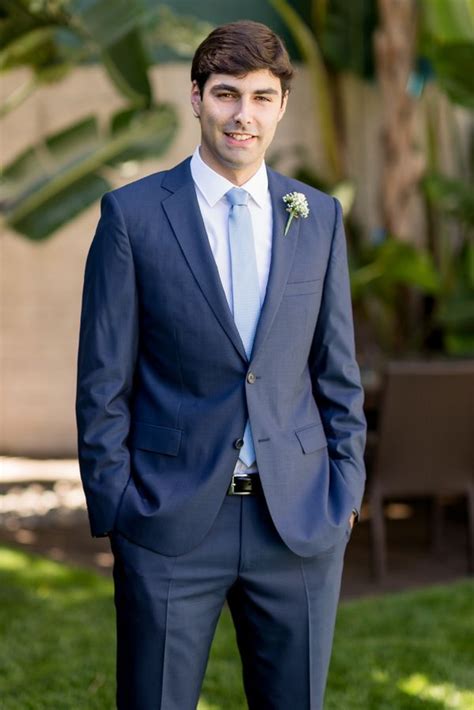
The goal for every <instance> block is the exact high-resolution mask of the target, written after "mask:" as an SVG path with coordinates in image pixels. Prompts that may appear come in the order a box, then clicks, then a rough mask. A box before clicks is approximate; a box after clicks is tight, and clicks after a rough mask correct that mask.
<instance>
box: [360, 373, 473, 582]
mask: <svg viewBox="0 0 474 710" xmlns="http://www.w3.org/2000/svg"><path fill="white" fill-rule="evenodd" d="M374 464H375V465H374V470H373V476H372V483H371V486H370V490H369V502H370V515H371V518H370V529H371V544H372V563H373V571H374V574H375V577H376V579H377V580H378V581H381V579H382V578H383V576H384V574H385V572H386V559H387V555H386V538H385V519H384V509H383V503H384V500H385V499H388V498H391V499H394V498H395V499H396V498H398V499H400V498H411V497H413V498H415V497H427V496H431V497H433V498H434V502H435V508H434V511H435V515H434V516H433V522H434V533H435V537H437V538H438V539H439V538H440V527H439V526H440V524H441V515H440V505H441V503H440V499H441V496H444V495H452V494H455V495H464V496H466V497H467V501H468V550H469V552H468V554H469V571H470V572H473V571H474V360H472V361H452V362H449V361H442V362H392V363H390V364H389V365H388V367H387V371H386V376H385V385H384V392H383V396H382V406H381V410H380V425H379V432H378V444H377V449H376V453H375V461H374ZM436 512H437V513H438V514H436Z"/></svg>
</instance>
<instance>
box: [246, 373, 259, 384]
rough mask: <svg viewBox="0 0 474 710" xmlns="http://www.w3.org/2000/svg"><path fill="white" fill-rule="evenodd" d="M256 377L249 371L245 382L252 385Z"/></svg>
mask: <svg viewBox="0 0 474 710" xmlns="http://www.w3.org/2000/svg"><path fill="white" fill-rule="evenodd" d="M256 379H257V378H256V376H255V375H254V373H253V372H249V373H248V375H247V382H248V383H249V385H253V384H254V382H255V380H256Z"/></svg>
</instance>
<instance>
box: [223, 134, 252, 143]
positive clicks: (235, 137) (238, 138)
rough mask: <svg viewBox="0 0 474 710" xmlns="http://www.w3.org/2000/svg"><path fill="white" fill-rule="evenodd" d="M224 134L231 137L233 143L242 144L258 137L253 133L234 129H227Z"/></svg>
mask: <svg viewBox="0 0 474 710" xmlns="http://www.w3.org/2000/svg"><path fill="white" fill-rule="evenodd" d="M224 135H225V136H227V138H229V139H230V141H231V142H232V143H239V144H240V145H244V144H248V143H252V141H254V140H255V139H256V136H254V135H252V134H251V133H236V132H233V131H225V132H224Z"/></svg>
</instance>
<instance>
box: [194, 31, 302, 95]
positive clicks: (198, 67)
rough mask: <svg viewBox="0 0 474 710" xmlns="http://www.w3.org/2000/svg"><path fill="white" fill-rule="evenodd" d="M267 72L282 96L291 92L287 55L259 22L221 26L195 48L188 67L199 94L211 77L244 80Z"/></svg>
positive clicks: (275, 37)
mask: <svg viewBox="0 0 474 710" xmlns="http://www.w3.org/2000/svg"><path fill="white" fill-rule="evenodd" d="M258 69H268V70H269V71H271V73H272V74H274V75H275V76H276V77H278V78H279V79H280V82H281V90H282V94H283V95H285V93H286V92H287V91H289V90H290V83H291V79H292V77H293V67H292V66H291V62H290V58H289V56H288V52H287V50H286V48H285V45H284V44H283V42H282V40H281V39H280V37H278V35H276V34H275V33H274V32H273V31H272V30H271V29H270V28H269V27H267V26H266V25H263V24H262V23H261V22H252V21H251V20H240V21H238V22H230V23H229V24H227V25H220V27H216V29H215V30H213V31H212V32H211V34H210V35H208V36H207V37H206V39H205V40H204V41H203V42H201V44H200V45H199V47H198V48H197V50H196V52H195V54H194V58H193V63H192V66H191V80H192V81H196V82H197V85H198V87H199V91H200V93H201V97H202V94H203V90H204V85H205V83H206V81H207V80H208V79H209V76H210V75H211V74H213V73H214V74H232V75H233V76H244V75H245V74H248V72H251V71H256V70H258Z"/></svg>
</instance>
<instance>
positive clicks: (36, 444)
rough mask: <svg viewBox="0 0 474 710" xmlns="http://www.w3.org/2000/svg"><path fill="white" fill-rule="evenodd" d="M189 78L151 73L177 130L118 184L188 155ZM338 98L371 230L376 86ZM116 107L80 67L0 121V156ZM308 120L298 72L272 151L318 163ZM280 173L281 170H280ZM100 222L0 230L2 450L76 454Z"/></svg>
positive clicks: (16, 79)
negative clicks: (89, 270)
mask: <svg viewBox="0 0 474 710" xmlns="http://www.w3.org/2000/svg"><path fill="white" fill-rule="evenodd" d="M188 72H189V69H188V67H187V66H186V65H183V64H177V65H168V66H164V67H160V68H157V69H155V70H154V72H153V83H154V87H155V89H156V92H157V96H158V97H159V98H160V99H161V100H165V101H170V102H172V103H174V104H175V106H176V108H177V110H178V114H179V118H180V126H181V127H180V131H179V133H178V136H177V138H176V140H175V142H174V144H173V146H172V147H171V148H170V150H169V151H168V153H167V154H166V156H165V157H164V158H163V159H162V160H159V161H153V162H146V163H143V164H142V165H141V166H140V171H139V173H136V174H135V175H127V176H123V178H122V180H121V183H122V184H123V183H126V182H129V181H130V180H132V179H135V178H137V177H140V176H142V175H145V174H148V173H151V172H154V171H156V170H159V169H162V168H166V167H169V166H172V165H174V164H175V163H177V162H179V161H180V160H182V159H183V158H184V157H186V156H187V155H189V154H190V153H191V152H192V150H193V149H194V147H195V145H196V143H197V141H198V137H199V124H198V122H197V121H196V119H195V118H194V117H193V116H192V113H191V111H190V108H189V103H188V87H189V79H188ZM24 76H25V75H24V74H23V73H21V72H18V73H17V74H15V75H10V76H9V77H7V78H6V79H5V80H4V81H3V83H2V87H1V93H2V95H3V97H4V96H6V95H8V94H9V93H10V92H11V91H12V90H13V89H14V88H15V86H17V85H18V84H19V83H20V82H21V80H22V79H23V78H24ZM344 97H345V101H346V102H348V105H349V107H351V108H350V110H349V111H348V121H349V126H348V129H349V131H348V134H349V141H348V163H349V166H350V172H351V174H352V175H353V176H354V178H355V179H356V182H357V187H358V191H357V201H356V204H355V213H356V216H357V217H358V218H359V219H360V220H362V222H363V224H365V225H366V227H367V228H368V229H369V230H370V229H373V228H374V227H376V225H377V223H378V213H377V184H378V174H379V172H380V158H379V139H378V138H377V135H378V132H379V128H380V127H379V123H378V122H379V115H380V111H379V105H378V95H377V93H376V91H375V90H374V88H371V87H370V86H367V85H362V84H361V83H360V82H358V81H357V80H355V79H350V78H348V79H347V80H346V81H345V83H344ZM119 106H120V99H119V97H118V96H117V94H116V93H115V91H114V89H113V88H112V86H111V84H110V82H109V81H108V80H107V78H106V76H105V75H104V74H103V73H102V71H101V70H100V69H97V68H93V67H91V68H82V69H80V70H78V71H76V72H75V73H74V74H73V75H72V76H70V77H68V78H67V79H66V80H65V81H64V82H63V83H61V85H60V86H58V85H55V86H52V87H49V88H48V87H45V88H43V89H41V91H39V92H37V93H36V94H35V95H34V96H33V97H31V98H30V99H28V100H27V101H26V102H25V103H24V104H23V105H22V106H21V108H19V109H18V110H16V111H15V112H14V113H12V114H11V115H10V116H8V117H7V118H6V119H5V120H3V122H1V124H0V130H1V139H2V154H3V160H4V161H5V162H8V161H9V159H11V158H13V157H14V156H15V155H16V154H18V153H19V152H20V151H21V150H22V149H23V148H26V147H27V146H28V145H30V144H31V143H33V142H35V141H37V140H39V139H40V138H41V137H42V136H45V135H47V134H49V133H52V132H54V131H56V130H59V129H61V128H63V127H65V126H67V125H68V124H69V123H70V122H72V121H74V120H77V119H79V118H80V117H81V116H85V115H88V114H89V113H91V112H96V113H98V114H99V115H101V116H103V117H106V116H107V115H108V114H109V113H110V112H112V111H114V110H116V109H117V108H118V107H119ZM310 116H311V94H310V91H309V90H308V85H307V78H306V74H305V72H304V71H303V70H302V69H300V71H299V72H298V75H297V77H296V81H295V86H294V90H293V92H292V95H291V97H290V102H289V108H288V111H287V114H286V116H285V117H284V119H283V121H282V123H281V124H280V127H279V131H278V133H277V137H276V139H275V142H274V144H273V151H274V152H279V151H280V150H281V149H284V148H291V147H294V146H296V145H303V146H304V147H305V150H306V154H307V156H308V157H309V161H310V162H312V163H313V164H314V165H315V166H318V165H321V164H322V151H321V146H320V144H319V141H318V135H317V134H318V131H317V128H316V129H315V122H314V119H311V118H310ZM279 167H280V168H283V169H285V164H283V165H279ZM286 167H289V164H288V165H286ZM119 183H120V181H117V182H116V183H115V186H118V184H119ZM98 217H99V204H98V203H97V204H95V205H94V206H93V207H92V208H90V209H88V210H87V211H86V212H84V213H82V214H81V215H80V216H79V217H78V218H77V219H75V220H74V222H72V223H71V224H69V225H67V226H66V227H65V228H64V229H62V230H61V231H60V232H58V233H57V234H55V235H54V236H53V237H52V238H50V239H49V240H46V241H44V242H43V243H39V244H36V243H31V242H29V241H28V240H26V239H24V238H23V237H21V236H19V235H18V234H15V233H14V232H12V231H9V230H8V229H4V230H3V235H2V238H1V252H2V254H1V258H2V267H1V291H0V298H1V311H0V317H1V329H2V348H1V360H0V376H1V393H0V394H1V413H0V414H1V431H0V453H6V454H15V455H30V456H69V455H74V454H75V452H76V434H75V420H74V396H75V367H76V353H77V341H78V327H79V315H80V298H81V289H82V279H83V271H84V262H85V258H86V255H87V251H88V247H89V244H90V241H91V239H92V236H93V233H94V229H95V225H96V223H97V220H98ZM414 219H415V222H416V220H418V222H419V229H420V233H421V232H422V231H423V223H422V217H421V211H420V209H419V205H416V203H415V205H414Z"/></svg>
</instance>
